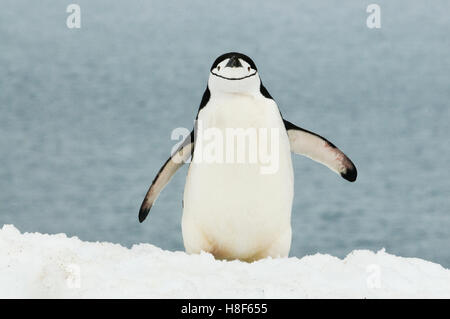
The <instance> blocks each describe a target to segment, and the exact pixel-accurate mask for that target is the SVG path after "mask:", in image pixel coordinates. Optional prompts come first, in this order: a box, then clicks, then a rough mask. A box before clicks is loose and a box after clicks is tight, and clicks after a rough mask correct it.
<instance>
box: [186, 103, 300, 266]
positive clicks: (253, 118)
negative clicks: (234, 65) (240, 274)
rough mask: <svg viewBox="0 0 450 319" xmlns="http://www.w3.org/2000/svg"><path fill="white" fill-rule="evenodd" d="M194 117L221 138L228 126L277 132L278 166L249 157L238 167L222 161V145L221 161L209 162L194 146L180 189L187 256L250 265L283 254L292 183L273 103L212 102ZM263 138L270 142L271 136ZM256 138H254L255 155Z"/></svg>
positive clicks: (286, 248)
mask: <svg viewBox="0 0 450 319" xmlns="http://www.w3.org/2000/svg"><path fill="white" fill-rule="evenodd" d="M198 119H199V120H200V121H201V126H202V128H203V129H209V128H212V127H213V128H216V129H217V131H218V132H222V134H223V136H224V137H226V135H227V130H226V129H227V128H243V129H247V128H254V129H255V130H256V131H257V132H259V133H261V130H259V129H261V128H266V129H272V128H275V129H278V131H277V132H279V134H278V135H277V137H276V140H277V143H278V149H279V152H277V156H276V161H278V163H274V162H272V163H271V164H267V162H263V161H262V160H261V158H259V157H258V159H257V161H256V162H255V161H252V160H251V159H250V157H249V154H248V153H246V155H247V156H246V160H245V161H244V162H243V163H242V162H239V163H237V162H236V158H237V156H236V157H235V160H234V161H231V162H226V161H227V160H226V158H225V156H226V155H225V154H226V153H228V152H230V148H228V149H227V146H226V145H224V153H225V154H224V157H223V158H224V161H223V162H222V163H220V162H219V163H217V162H213V163H211V161H209V162H208V159H205V158H204V157H205V156H204V155H205V147H204V145H205V144H202V145H203V147H197V146H198V145H199V144H197V143H196V147H195V150H194V160H193V162H192V163H191V165H190V167H189V171H188V175H187V179H186V186H185V191H184V210H183V220H182V230H183V240H184V245H185V248H186V250H187V252H189V253H198V252H200V251H202V250H203V251H207V252H210V253H212V254H213V255H214V256H215V257H217V258H220V259H242V260H249V261H251V260H256V259H259V258H264V257H266V256H272V257H277V256H287V255H288V253H289V249H290V244H291V225H290V219H291V209H292V199H293V187H294V181H293V171H292V162H291V154H290V146H289V140H288V137H287V134H286V131H285V129H284V124H283V121H282V119H281V116H280V114H279V111H278V107H277V106H276V104H275V102H273V101H272V100H268V99H263V98H261V99H255V98H251V97H245V96H236V97H234V98H232V99H226V100H212V101H210V103H208V105H207V107H205V108H204V109H202V110H201V111H200V113H199V117H198ZM266 136H269V137H268V140H269V141H270V133H269V134H266ZM261 139H262V138H261V137H260V135H257V140H258V143H257V144H258V146H257V151H258V152H259V151H260V150H259V148H260V144H259V142H260V141H261ZM197 141H198V139H197ZM273 141H274V140H272V142H273ZM224 144H225V143H224ZM247 145H249V144H247ZM274 145H275V144H273V143H271V144H270V146H271V147H272V146H273V147H275V146H274ZM264 147H265V146H264ZM234 151H235V152H237V151H238V150H237V147H236V148H234ZM235 154H236V153H235ZM200 157H201V158H202V159H201V162H199V161H198V159H199V158H200ZM272 160H274V158H272ZM270 165H271V166H272V169H271V170H269V171H270V173H267V171H268V170H267V168H268V167H269V166H270ZM273 167H275V169H273ZM264 169H265V170H266V171H265V172H266V173H263V172H264Z"/></svg>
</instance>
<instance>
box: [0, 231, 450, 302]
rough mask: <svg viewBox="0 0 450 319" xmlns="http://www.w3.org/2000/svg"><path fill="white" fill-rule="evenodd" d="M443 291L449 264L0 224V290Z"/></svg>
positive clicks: (203, 294)
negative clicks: (204, 246) (119, 240)
mask: <svg viewBox="0 0 450 319" xmlns="http://www.w3.org/2000/svg"><path fill="white" fill-rule="evenodd" d="M400 297H401V298H450V270H449V269H445V268H443V267H442V266H440V265H438V264H435V263H432V262H428V261H425V260H421V259H417V258H403V257H397V256H394V255H390V254H388V253H386V252H385V251H384V250H381V251H378V252H377V253H374V252H371V251H367V250H355V251H353V252H352V253H350V254H349V255H348V256H347V257H346V258H344V259H339V258H336V257H333V256H330V255H322V254H316V255H313V256H306V257H303V258H301V259H298V258H278V259H270V258H269V259H264V260H260V261H257V262H254V263H251V264H249V263H244V262H240V261H219V260H215V259H214V257H213V256H212V255H210V254H207V253H202V254H200V255H188V254H186V253H184V252H169V251H164V250H162V249H160V248H157V247H155V246H152V245H149V244H139V245H135V246H133V247H132V248H131V249H128V248H125V247H122V246H120V245H117V244H112V243H99V242H96V243H93V242H83V241H81V240H79V239H78V238H76V237H72V238H67V236H66V235H64V234H58V235H44V234H39V233H24V234H21V233H20V232H19V231H18V230H17V229H16V228H15V227H14V226H12V225H5V226H3V228H2V229H0V298H400Z"/></svg>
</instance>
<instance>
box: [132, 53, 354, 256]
mask: <svg viewBox="0 0 450 319" xmlns="http://www.w3.org/2000/svg"><path fill="white" fill-rule="evenodd" d="M207 130H210V133H209V134H206V132H207ZM211 130H212V131H211ZM238 130H241V131H240V132H241V133H242V132H250V133H251V132H253V131H259V132H269V131H271V132H273V131H276V132H278V134H272V135H271V137H270V138H269V137H268V135H270V134H269V133H267V136H265V137H264V134H259V135H258V134H256V133H255V134H254V135H251V134H248V136H245V137H249V138H248V139H247V140H249V141H253V142H255V141H256V142H255V143H253V145H255V144H256V151H255V149H253V151H252V150H250V149H249V147H248V146H247V145H246V144H245V145H244V146H242V145H243V144H240V146H239V145H236V143H235V144H234V145H233V144H230V145H231V146H230V148H229V149H225V148H226V147H225V146H223V145H222V144H225V143H224V140H222V141H221V143H216V144H219V145H220V147H216V149H215V150H216V152H211V154H214V153H223V152H220V151H221V150H224V152H225V153H226V154H225V155H226V156H228V155H229V154H230V153H236V151H241V153H242V152H243V153H245V155H246V156H242V157H245V159H244V160H243V161H242V160H241V161H238V160H236V157H234V155H236V154H232V155H233V156H230V159H231V160H230V161H228V160H223V156H222V160H220V156H217V158H216V160H209V161H207V160H205V159H204V157H205V156H204V155H205V154H204V153H205V152H206V149H209V150H211V149H212V148H211V146H209V147H208V145H207V144H206V146H205V140H206V135H208V136H209V138H210V137H211V136H220V135H222V136H225V139H226V138H227V134H230V132H231V131H232V132H237V131H238ZM252 130H253V131H252ZM211 132H214V134H211ZM201 136H202V137H201ZM250 137H254V138H253V139H252V138H250ZM217 140H219V139H217ZM229 140H231V139H229ZM227 141H228V140H227ZM261 141H266V144H270V147H267V149H273V150H275V151H276V152H275V151H274V152H273V153H275V156H274V157H273V159H274V161H273V162H274V163H275V164H276V165H273V166H274V167H275V169H272V171H269V172H267V171H266V172H264V171H263V170H262V169H263V168H267V166H268V164H267V160H262V159H259V158H258V159H257V160H253V161H250V160H249V158H250V157H252V156H251V155H255V154H256V155H258V154H260V153H261V152H259V151H261V150H262V149H263V148H264V147H263V146H261V145H262V144H264V143H258V142H261ZM267 141H269V142H267ZM249 145H250V143H249ZM227 146H228V144H227ZM258 147H259V149H258ZM291 152H293V153H295V154H299V155H303V156H306V157H309V158H310V159H312V160H314V161H316V162H319V163H321V164H323V165H325V166H327V167H328V168H329V169H331V170H332V171H334V172H335V173H337V174H338V175H340V176H342V178H344V179H345V180H347V181H349V182H354V181H355V180H356V177H357V170H356V167H355V165H354V164H353V162H352V161H351V160H350V159H349V158H348V157H347V156H346V155H345V154H344V153H343V152H342V151H341V150H340V149H339V148H338V147H336V146H335V145H334V144H333V143H331V142H330V141H328V140H327V139H325V138H324V137H322V136H320V135H318V134H316V133H313V132H311V131H308V130H306V129H303V128H301V127H299V126H297V125H295V124H293V123H291V122H289V121H287V120H285V119H284V118H283V117H282V115H281V112H280V110H279V108H278V105H277V104H276V102H275V100H274V99H273V98H272V96H271V95H270V94H269V92H268V91H267V89H266V88H265V87H264V85H263V83H262V81H261V78H260V76H259V73H258V69H257V68H256V65H255V63H254V62H253V60H252V59H251V58H250V57H248V56H246V55H244V54H242V53H238V52H230V53H226V54H223V55H221V56H219V57H218V58H217V59H216V60H215V61H214V63H213V64H212V66H211V69H210V74H209V78H208V83H207V87H206V90H205V92H204V94H203V97H202V100H201V103H200V106H199V109H198V112H197V116H196V120H195V125H194V128H193V130H192V131H191V133H190V135H189V136H187V137H186V139H185V140H184V141H183V143H182V144H181V145H180V146H179V148H178V149H177V151H175V152H174V153H173V155H172V156H171V157H169V158H168V159H167V161H166V162H165V163H164V165H163V166H162V167H161V169H160V170H159V172H158V173H157V175H156V177H155V178H154V180H153V182H152V184H151V186H150V188H149V190H148V192H147V194H146V196H145V198H144V200H143V202H142V205H141V208H140V211H139V221H140V222H141V223H142V222H143V221H144V219H145V218H146V217H147V215H148V213H149V211H150V209H151V207H152V205H153V203H154V202H155V200H156V199H157V197H158V195H159V194H160V192H161V191H162V190H163V188H164V187H165V186H166V185H167V183H168V182H169V181H170V179H171V178H172V176H173V175H174V174H175V172H176V171H177V170H178V168H180V167H181V166H182V165H183V164H184V163H185V162H186V161H187V160H188V159H189V158H191V162H190V164H189V169H188V173H187V177H186V183H185V188H184V195H183V215H182V221H181V226H182V235H183V242H184V246H185V249H186V252H187V253H189V254H196V253H200V252H201V251H205V252H208V253H211V254H212V255H213V256H214V257H215V258H216V259H220V260H234V259H238V260H242V261H247V262H252V261H255V260H259V259H262V258H266V257H272V258H277V257H287V256H288V255H289V250H290V247H291V238H292V229H291V211H292V202H293V196H294V174H293V167H292V159H291ZM272 155H273V154H272ZM253 158H254V156H253ZM200 159H203V160H200ZM218 159H219V160H218ZM233 160H234V161H233Z"/></svg>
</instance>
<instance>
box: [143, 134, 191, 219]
mask: <svg viewBox="0 0 450 319" xmlns="http://www.w3.org/2000/svg"><path fill="white" fill-rule="evenodd" d="M193 151H194V131H192V132H191V134H189V136H187V137H186V139H185V140H184V141H183V143H182V144H181V145H180V147H179V148H178V149H177V151H176V152H175V153H174V154H173V155H172V156H171V157H170V158H169V159H168V160H167V161H166V162H165V163H164V165H163V166H162V167H161V169H160V170H159V172H158V174H156V177H155V179H154V180H153V182H152V185H150V188H149V189H148V191H147V194H146V195H145V198H144V200H143V202H142V205H141V208H140V210H139V222H140V223H142V222H143V221H144V220H145V218H146V217H147V215H148V213H149V211H150V209H151V208H152V205H153V203H154V202H155V200H156V198H158V196H159V193H161V191H162V190H163V189H164V187H165V186H166V185H167V183H169V181H170V179H171V178H172V176H173V175H174V174H175V172H176V171H177V170H178V169H179V168H180V167H181V166H183V164H184V163H185V162H186V160H188V159H189V157H190V156H191V155H192V152H193Z"/></svg>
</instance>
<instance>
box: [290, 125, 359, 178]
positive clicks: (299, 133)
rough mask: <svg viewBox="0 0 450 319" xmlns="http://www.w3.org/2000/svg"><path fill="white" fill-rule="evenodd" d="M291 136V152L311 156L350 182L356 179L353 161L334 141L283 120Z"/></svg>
mask: <svg viewBox="0 0 450 319" xmlns="http://www.w3.org/2000/svg"><path fill="white" fill-rule="evenodd" d="M283 121H284V126H285V127H286V131H287V134H288V137H289V143H290V145H291V152H294V153H296V154H300V155H303V156H306V157H309V158H310V159H312V160H313V161H316V162H318V163H321V164H323V165H325V166H327V167H328V168H329V169H331V170H332V171H334V172H335V173H337V174H339V175H341V176H342V177H343V178H345V179H346V180H348V181H349V182H354V181H355V180H356V176H357V171H356V167H355V165H354V164H353V162H352V161H351V160H350V159H349V158H348V157H347V156H346V155H345V154H344V153H343V152H342V151H341V150H340V149H339V148H337V147H336V146H335V145H334V144H333V143H331V142H330V141H328V140H327V139H325V138H323V137H322V136H320V135H317V134H315V133H313V132H310V131H307V130H305V129H302V128H301V127H298V126H296V125H295V124H292V123H291V122H289V121H286V120H283Z"/></svg>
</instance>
